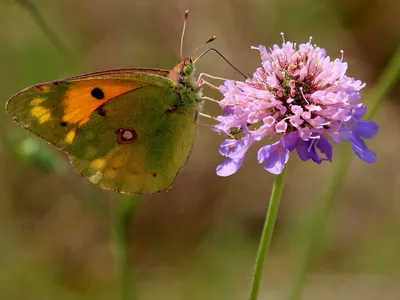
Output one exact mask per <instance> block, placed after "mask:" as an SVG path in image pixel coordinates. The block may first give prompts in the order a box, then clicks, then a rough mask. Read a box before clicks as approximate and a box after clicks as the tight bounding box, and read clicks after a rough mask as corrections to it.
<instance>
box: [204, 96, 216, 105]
mask: <svg viewBox="0 0 400 300" xmlns="http://www.w3.org/2000/svg"><path fill="white" fill-rule="evenodd" d="M201 99H203V100H207V101H211V102H215V103H219V101H218V100H215V99H213V98H210V97H206V96H203V97H201Z"/></svg>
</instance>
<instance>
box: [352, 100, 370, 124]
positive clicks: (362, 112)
mask: <svg viewBox="0 0 400 300" xmlns="http://www.w3.org/2000/svg"><path fill="white" fill-rule="evenodd" d="M366 113H367V107H366V106H365V105H364V104H363V105H361V106H360V107H359V108H357V109H356V110H355V111H354V114H353V117H354V118H356V119H358V120H359V119H361V118H362V117H364V115H365V114H366Z"/></svg>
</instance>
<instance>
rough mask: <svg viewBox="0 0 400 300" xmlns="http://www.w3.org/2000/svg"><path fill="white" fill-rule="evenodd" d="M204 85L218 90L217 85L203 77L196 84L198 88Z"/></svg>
mask: <svg viewBox="0 0 400 300" xmlns="http://www.w3.org/2000/svg"><path fill="white" fill-rule="evenodd" d="M205 85H206V86H208V87H210V88H212V89H213V90H217V91H218V92H219V88H218V87H217V86H215V85H213V84H212V83H209V82H208V81H205V80H204V79H202V80H201V82H200V83H198V84H197V86H198V87H199V88H201V87H203V86H205Z"/></svg>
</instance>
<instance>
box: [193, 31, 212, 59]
mask: <svg viewBox="0 0 400 300" xmlns="http://www.w3.org/2000/svg"><path fill="white" fill-rule="evenodd" d="M216 38H217V37H216V36H215V35H214V36H212V37H211V38H209V39H208V40H207V41H205V42H204V43H203V44H201V45H200V46H198V47H197V48H195V49H194V50H192V51H190V53H189V54H188V56H187V57H189V56H191V55H192V54H193V53H194V52H196V51H197V50H199V49H200V48H203V47H204V46H205V45H207V44H209V43H211V42H213V41H215V39H216Z"/></svg>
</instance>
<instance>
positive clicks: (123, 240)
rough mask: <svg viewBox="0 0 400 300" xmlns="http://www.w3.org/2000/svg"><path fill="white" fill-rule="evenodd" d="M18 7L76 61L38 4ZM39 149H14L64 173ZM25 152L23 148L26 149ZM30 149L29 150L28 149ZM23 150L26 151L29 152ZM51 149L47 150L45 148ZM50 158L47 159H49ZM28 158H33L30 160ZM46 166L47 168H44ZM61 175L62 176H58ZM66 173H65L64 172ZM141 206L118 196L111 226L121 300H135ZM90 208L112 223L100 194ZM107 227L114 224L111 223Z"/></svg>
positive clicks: (21, 1)
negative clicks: (135, 231)
mask: <svg viewBox="0 0 400 300" xmlns="http://www.w3.org/2000/svg"><path fill="white" fill-rule="evenodd" d="M17 3H18V4H19V5H20V6H21V7H22V8H24V9H26V10H27V11H28V13H29V14H30V16H31V17H32V19H33V21H34V22H35V23H36V24H37V26H38V27H39V28H40V30H41V31H42V33H43V34H44V35H45V36H46V37H47V38H48V39H49V41H50V42H51V43H52V44H53V45H54V47H55V48H56V49H57V50H58V51H59V53H60V54H61V55H62V56H63V57H64V58H65V59H66V60H68V61H72V60H74V57H75V56H74V53H73V52H72V51H71V50H70V49H69V48H68V47H67V46H66V45H65V44H64V43H63V42H62V40H61V39H60V38H59V36H58V35H57V34H56V32H55V31H54V30H53V29H52V28H51V26H50V25H49V24H48V23H47V21H46V19H45V18H44V17H43V16H42V14H41V13H40V10H39V9H38V8H37V7H36V5H35V4H34V2H32V1H30V0H17ZM31 139H33V138H32V137H27V138H24V139H23V140H22V141H21V144H22V145H25V144H26V141H30V140H31ZM36 142H37V143H36V144H34V145H37V147H36V146H35V147H34V149H35V151H33V152H32V147H30V148H27V149H28V150H27V151H25V152H23V153H20V152H18V151H19V150H20V149H21V147H20V146H19V143H18V142H15V141H14V145H16V147H14V148H15V149H16V151H14V153H15V154H17V156H18V157H21V158H23V159H25V161H26V162H33V163H35V164H37V165H38V166H39V167H43V166H46V169H48V170H49V171H55V170H57V171H60V170H61V167H59V164H60V163H59V162H58V161H57V160H56V158H57V156H54V155H51V153H50V154H49V153H48V152H46V151H44V152H43V151H39V150H40V149H42V150H43V148H45V147H40V146H39V142H38V141H37V140H36ZM22 148H23V147H22ZM25 148H26V147H25ZM25 148H23V149H25ZM45 149H47V148H45ZM46 154H47V155H46ZM26 156H29V157H28V158H27V157H26ZM42 165H43V166H42ZM58 173H60V172H58ZM61 173H62V172H61ZM138 202H139V197H138V196H124V195H118V196H117V205H118V207H117V216H116V218H115V220H114V221H113V222H112V223H111V225H110V231H111V239H112V242H113V246H114V249H115V256H116V264H117V269H118V273H119V280H120V285H121V290H120V294H121V297H120V299H121V300H128V299H129V300H131V299H133V288H132V284H133V279H132V270H131V267H132V264H131V260H130V257H129V251H128V245H129V226H130V222H131V220H132V217H133V214H134V212H135V209H136V207H137V204H138ZM88 204H89V205H90V207H91V208H92V209H93V210H94V211H95V212H96V213H97V214H98V215H99V216H100V217H102V218H103V220H105V221H108V220H107V219H108V218H107V217H108V216H107V212H106V211H105V210H104V209H105V206H104V199H102V198H101V197H100V196H99V194H98V193H97V192H94V193H93V194H92V195H91V197H90V201H88ZM107 224H110V223H109V222H107Z"/></svg>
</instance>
